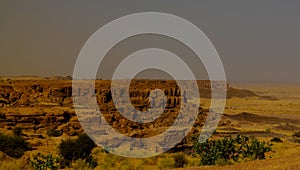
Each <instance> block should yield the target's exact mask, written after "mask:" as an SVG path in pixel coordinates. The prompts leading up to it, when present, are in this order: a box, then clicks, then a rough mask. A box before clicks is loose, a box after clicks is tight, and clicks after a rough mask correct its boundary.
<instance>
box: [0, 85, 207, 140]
mask: <svg viewBox="0 0 300 170" xmlns="http://www.w3.org/2000/svg"><path fill="white" fill-rule="evenodd" d="M205 83H207V82H205ZM154 88H159V89H161V90H163V92H164V93H165V95H166V96H167V101H166V103H165V104H166V108H165V111H164V113H163V114H162V115H161V116H160V117H159V118H158V119H157V120H156V121H155V122H152V123H148V124H139V123H137V122H133V121H130V120H127V119H126V118H124V117H123V116H122V115H120V114H119V113H118V111H117V109H116V108H115V106H114V104H113V101H112V94H111V90H110V81H104V80H103V81H102V80H101V81H100V80H99V81H97V82H96V89H95V95H96V98H97V101H98V103H99V108H100V110H101V112H102V113H103V114H104V115H105V120H106V121H107V122H108V123H109V124H110V125H111V126H113V127H114V128H115V129H117V130H118V131H119V132H121V133H124V134H128V135H130V136H132V135H135V136H140V137H143V136H153V135H155V134H157V133H159V132H160V131H157V130H154V131H153V132H152V131H151V130H150V129H151V128H158V127H164V128H167V127H168V126H170V125H172V123H173V122H174V118H175V117H176V116H177V114H178V110H179V108H180V101H181V99H180V98H181V96H180V95H181V92H180V90H179V88H178V86H177V84H176V82H175V81H163V80H161V81H149V80H138V81H132V82H131V86H130V90H129V92H130V101H131V104H132V105H133V107H134V108H135V109H137V110H140V111H146V110H147V109H149V108H150V101H149V99H148V97H149V95H150V91H151V90H153V89H154ZM203 88H207V85H203ZM121 90H122V89H121ZM121 93H122V92H121ZM183 100H185V99H183ZM156 103H160V102H156ZM154 105H155V101H154ZM122 109H124V110H125V111H126V109H127V107H126V106H124V108H122ZM127 111H130V110H127ZM15 126H20V127H22V128H23V129H24V130H25V132H29V133H31V134H42V135H45V132H46V131H47V130H48V129H57V130H59V131H61V132H63V133H65V134H67V135H70V136H72V135H77V134H80V133H82V132H83V130H82V128H81V125H80V123H79V121H78V119H77V117H76V114H75V110H74V108H73V100H72V82H71V81H70V80H35V81H29V80H11V81H2V82H1V83H0V128H2V129H8V130H10V129H12V128H13V127H15ZM136 129H137V131H136ZM133 130H135V131H134V132H132V131H133ZM37 136H39V137H40V136H41V135H37Z"/></svg>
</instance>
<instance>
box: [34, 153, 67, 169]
mask: <svg viewBox="0 0 300 170" xmlns="http://www.w3.org/2000/svg"><path fill="white" fill-rule="evenodd" d="M60 160H61V158H60V157H53V156H52V154H48V155H46V156H45V155H43V154H41V153H38V154H37V155H35V156H34V157H33V159H32V160H30V165H31V166H32V167H33V168H34V169H35V170H48V169H50V170H56V169H59V168H63V166H61V165H60Z"/></svg>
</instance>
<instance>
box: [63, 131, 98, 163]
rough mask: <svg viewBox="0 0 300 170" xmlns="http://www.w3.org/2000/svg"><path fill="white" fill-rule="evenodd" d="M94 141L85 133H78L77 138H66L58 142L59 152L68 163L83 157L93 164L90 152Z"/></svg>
mask: <svg viewBox="0 0 300 170" xmlns="http://www.w3.org/2000/svg"><path fill="white" fill-rule="evenodd" d="M95 146H96V145H95V143H94V141H92V140H91V139H90V138H89V137H88V136H87V135H86V134H83V135H79V136H78V139H67V140H62V142H61V143H60V144H59V146H58V149H59V153H60V154H61V155H62V156H63V158H64V159H65V160H66V161H67V164H68V165H69V164H70V162H71V161H75V160H78V159H85V160H87V161H88V162H90V163H93V164H95V161H94V160H92V158H91V157H90V154H91V152H92V149H93V148H94V147H95Z"/></svg>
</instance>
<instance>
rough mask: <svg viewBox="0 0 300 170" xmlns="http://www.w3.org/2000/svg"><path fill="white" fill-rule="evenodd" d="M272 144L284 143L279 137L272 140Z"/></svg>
mask: <svg viewBox="0 0 300 170" xmlns="http://www.w3.org/2000/svg"><path fill="white" fill-rule="evenodd" d="M271 142H276V143H282V142H283V141H282V140H281V139H280V138H278V137H274V138H272V139H271Z"/></svg>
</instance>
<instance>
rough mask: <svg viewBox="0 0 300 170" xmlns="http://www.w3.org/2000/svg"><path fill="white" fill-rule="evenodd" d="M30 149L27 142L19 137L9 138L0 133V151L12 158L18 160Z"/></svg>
mask: <svg viewBox="0 0 300 170" xmlns="http://www.w3.org/2000/svg"><path fill="white" fill-rule="evenodd" d="M28 149H30V148H29V144H28V142H26V141H25V139H23V138H22V137H21V136H17V135H15V136H9V135H5V134H1V133H0V151H1V152H3V153H5V154H7V155H8V156H11V157H13V158H20V157H21V156H22V155H23V154H24V152H25V151H26V150H28Z"/></svg>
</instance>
